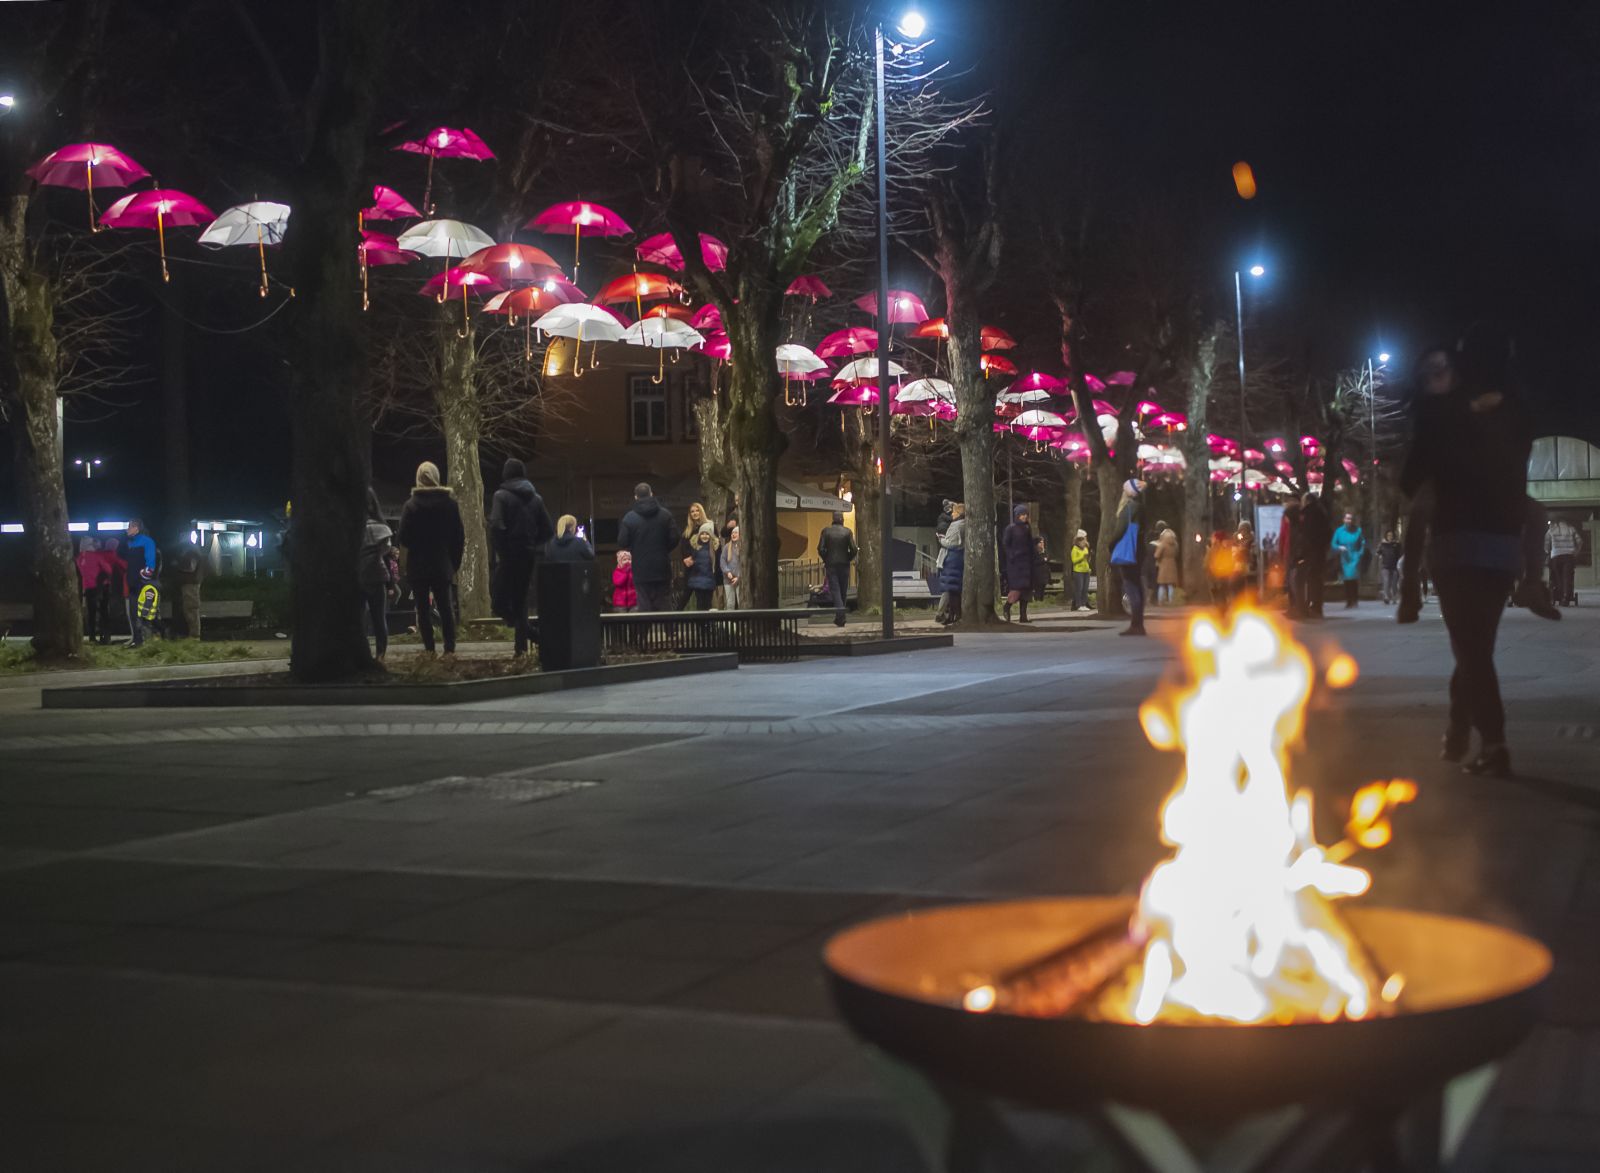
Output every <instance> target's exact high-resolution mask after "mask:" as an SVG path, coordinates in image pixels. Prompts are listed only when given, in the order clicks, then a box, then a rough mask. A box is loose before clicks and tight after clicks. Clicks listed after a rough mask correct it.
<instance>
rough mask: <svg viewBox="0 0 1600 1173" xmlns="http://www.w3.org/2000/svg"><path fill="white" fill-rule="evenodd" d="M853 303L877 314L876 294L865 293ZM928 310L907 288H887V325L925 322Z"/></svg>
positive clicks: (874, 315) (870, 312) (872, 313)
mask: <svg viewBox="0 0 1600 1173" xmlns="http://www.w3.org/2000/svg"><path fill="white" fill-rule="evenodd" d="M855 305H856V306H858V307H859V308H861V309H863V310H866V311H867V313H869V314H871V315H872V316H873V317H877V316H878V295H877V294H876V293H866V294H863V295H862V296H860V297H858V298H856V300H855ZM927 320H928V311H927V308H926V307H925V306H923V304H922V299H921V298H920V297H918V296H917V295H916V294H914V293H912V292H911V291H910V290H908V289H891V290H889V325H891V326H894V325H897V324H900V323H903V322H913V323H914V322H926V321H927Z"/></svg>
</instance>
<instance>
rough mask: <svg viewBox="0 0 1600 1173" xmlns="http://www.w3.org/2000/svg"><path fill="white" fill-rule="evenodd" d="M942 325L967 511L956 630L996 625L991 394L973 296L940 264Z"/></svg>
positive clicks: (961, 278) (958, 276)
mask: <svg viewBox="0 0 1600 1173" xmlns="http://www.w3.org/2000/svg"><path fill="white" fill-rule="evenodd" d="M944 289H945V302H946V319H945V320H946V322H947V324H948V325H949V328H950V338H949V341H948V344H947V345H948V347H949V353H950V381H951V384H952V385H953V386H954V387H955V392H956V444H957V446H958V447H959V448H960V449H961V496H962V500H963V501H964V502H965V504H966V507H967V524H966V526H965V529H964V533H965V538H964V546H965V555H964V558H965V561H964V565H963V569H962V579H961V626H962V627H963V628H977V627H983V626H986V625H992V624H994V623H996V622H997V620H996V618H995V613H994V602H995V596H996V595H997V594H998V593H999V583H998V574H997V570H996V564H995V523H994V459H995V442H994V396H995V385H994V384H993V383H991V382H990V381H989V380H988V379H985V378H984V377H983V374H982V368H981V363H982V351H983V347H982V343H981V341H980V335H979V325H980V323H979V318H978V306H977V298H976V296H975V295H974V293H973V291H972V289H971V287H970V286H969V285H968V283H967V282H966V280H965V277H964V274H962V273H961V272H960V271H959V269H958V267H957V266H956V265H954V264H953V263H947V264H946V265H945V266H944Z"/></svg>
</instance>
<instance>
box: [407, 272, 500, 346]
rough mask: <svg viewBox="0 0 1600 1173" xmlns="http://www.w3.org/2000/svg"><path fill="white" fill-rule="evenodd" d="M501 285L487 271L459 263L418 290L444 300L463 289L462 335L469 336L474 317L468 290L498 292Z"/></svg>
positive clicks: (430, 279)
mask: <svg viewBox="0 0 1600 1173" xmlns="http://www.w3.org/2000/svg"><path fill="white" fill-rule="evenodd" d="M500 288H501V286H500V283H499V282H498V281H496V280H495V279H494V278H493V277H491V276H489V274H487V273H478V272H474V271H473V270H471V269H464V268H462V267H461V266H459V265H457V266H456V267H455V268H453V269H446V270H445V271H444V272H443V273H440V274H438V275H437V276H434V277H430V278H428V280H427V281H426V282H425V283H424V284H423V286H422V288H421V289H420V290H418V292H419V293H421V294H422V295H423V296H424V297H428V296H432V297H437V298H438V299H439V300H440V301H443V300H444V299H445V298H446V297H448V296H449V295H450V294H453V293H454V292H455V291H456V290H458V289H459V290H460V291H461V331H460V337H462V338H465V337H466V336H467V327H468V326H469V325H471V322H472V319H471V317H470V312H469V310H468V309H467V290H469V289H476V290H477V291H478V292H479V293H497V292H498V291H499V290H500Z"/></svg>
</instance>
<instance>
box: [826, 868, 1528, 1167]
mask: <svg viewBox="0 0 1600 1173" xmlns="http://www.w3.org/2000/svg"><path fill="white" fill-rule="evenodd" d="M1131 908H1132V906H1131V902H1129V901H1127V900H1124V899H1120V898H1113V899H1074V900H1036V901H1019V902H1011V903H999V904H972V905H961V906H953V907H947V908H935V909H930V910H927V911H925V912H920V913H915V914H911V915H907V916H902V917H896V918H890V919H886V920H879V921H872V922H868V923H866V924H863V925H858V926H856V927H855V928H852V929H849V930H846V931H845V932H843V933H841V934H839V935H838V936H837V937H835V938H834V939H833V940H832V941H830V942H829V944H828V946H827V949H826V951H825V955H824V960H825V964H826V966H827V970H828V974H829V979H830V983H831V987H832V991H833V995H834V999H835V1002H836V1003H837V1005H838V1008H839V1011H840V1014H841V1015H842V1017H843V1018H844V1020H845V1021H846V1023H847V1024H848V1025H849V1026H850V1028H851V1029H852V1031H854V1032H855V1033H856V1034H857V1035H858V1036H859V1037H860V1038H862V1039H863V1040H864V1041H865V1042H867V1043H869V1044H870V1045H871V1046H872V1047H873V1049H874V1051H875V1054H876V1057H877V1058H878V1059H879V1060H880V1062H881V1066H882V1069H883V1071H884V1074H885V1078H886V1081H887V1084H888V1087H889V1090H890V1091H891V1093H892V1094H893V1095H894V1098H895V1099H896V1100H897V1101H899V1102H900V1103H901V1105H902V1107H903V1108H904V1109H905V1110H906V1113H907V1117H908V1121H909V1123H910V1124H911V1126H912V1131H913V1133H914V1134H915V1136H916V1138H917V1140H918V1143H919V1144H920V1145H921V1146H922V1148H923V1150H924V1153H925V1155H926V1156H927V1157H928V1159H929V1160H930V1162H931V1163H932V1165H933V1167H934V1168H936V1169H939V1170H943V1171H944V1173H984V1171H987V1170H989V1169H991V1168H994V1167H1000V1168H1010V1167H1012V1164H1014V1163H1016V1162H1012V1163H1007V1164H1004V1165H999V1166H994V1165H992V1164H991V1160H992V1159H994V1158H1000V1157H1002V1156H1004V1155H1005V1154H1008V1153H1010V1154H1012V1155H1016V1154H1018V1153H1020V1151H1021V1147H1022V1145H1021V1141H1020V1140H1019V1139H1018V1138H1017V1137H1016V1136H1015V1134H1014V1133H1013V1132H1012V1131H1011V1130H1010V1129H1009V1128H1008V1127H1007V1124H1006V1122H1005V1119H1004V1117H1003V1115H1002V1113H1001V1111H1000V1105H1002V1104H1008V1103H1009V1104H1015V1105H1019V1106H1022V1107H1027V1108H1033V1109H1044V1110H1046V1111H1050V1112H1054V1113H1058V1114H1062V1115H1066V1116H1070V1117H1073V1118H1075V1119H1077V1120H1079V1121H1081V1122H1083V1123H1084V1124H1086V1125H1087V1126H1089V1128H1091V1129H1092V1130H1093V1133H1094V1135H1095V1137H1096V1138H1097V1140H1098V1141H1099V1151H1098V1152H1097V1153H1096V1154H1095V1155H1094V1157H1093V1158H1091V1161H1090V1163H1089V1164H1088V1165H1087V1166H1086V1167H1087V1168H1093V1169H1096V1170H1105V1169H1123V1170H1130V1171H1133V1173H1207V1171H1213V1170H1214V1171H1218V1173H1221V1171H1227V1173H1269V1171H1270V1173H1341V1171H1345V1170H1348V1171H1351V1173H1355V1171H1360V1170H1372V1171H1373V1173H1439V1171H1441V1170H1445V1169H1448V1168H1450V1167H1451V1163H1452V1162H1453V1161H1454V1159H1455V1158H1456V1156H1457V1154H1458V1153H1459V1151H1460V1148H1461V1145H1462V1142H1463V1141H1464V1139H1465V1138H1466V1136H1467V1134H1468V1132H1469V1130H1470V1128H1471V1126H1472V1123H1473V1120H1474V1119H1475V1117H1477V1116H1478V1114H1479V1112H1480V1110H1481V1109H1482V1107H1483V1106H1484V1104H1485V1102H1486V1100H1487V1098H1488V1096H1489V1094H1490V1092H1491V1091H1492V1089H1493V1087H1494V1083H1495V1078H1496V1074H1497V1071H1498V1065H1499V1062H1500V1060H1501V1059H1503V1058H1504V1057H1505V1055H1507V1054H1508V1053H1509V1052H1510V1051H1511V1050H1512V1049H1513V1048H1514V1047H1515V1046H1516V1045H1517V1044H1518V1043H1519V1042H1520V1041H1521V1040H1522V1039H1523V1038H1524V1037H1525V1036H1526V1034H1527V1033H1528V1031H1529V1030H1531V1029H1532V1027H1533V1025H1534V1023H1535V1022H1536V1021H1537V1017H1538V1011H1539V1006H1540V997H1541V993H1542V989H1543V987H1544V984H1545V981H1546V979H1547V978H1548V976H1549V971H1550V955H1549V953H1548V952H1547V951H1546V950H1545V949H1544V947H1543V946H1542V945H1540V944H1538V943H1537V942H1535V941H1532V940H1530V939H1528V938H1526V937H1522V936H1519V935H1517V934H1515V933H1512V932H1509V931H1507V930H1504V929H1500V928H1496V927H1494V926H1491V925H1487V924H1481V923H1478V922H1474V921H1465V920H1457V919H1454V918H1449V917H1441V916H1433V915H1428V914H1423V913H1416V912H1406V911H1399V910H1392V909H1357V910H1354V911H1353V912H1352V913H1351V914H1350V917H1349V920H1350V924H1351V926H1352V928H1353V930H1354V931H1355V932H1356V933H1357V934H1358V936H1359V937H1360V939H1361V940H1362V941H1363V943H1364V944H1365V946H1366V947H1367V948H1368V950H1369V951H1370V952H1371V953H1372V954H1373V956H1374V957H1375V958H1377V959H1378V960H1379V961H1380V962H1381V964H1382V965H1383V966H1384V967H1385V969H1386V971H1388V972H1396V973H1401V974H1404V975H1405V977H1406V994H1405V997H1403V998H1402V1000H1401V1003H1400V1006H1399V1008H1398V1009H1397V1010H1396V1011H1395V1012H1394V1013H1393V1014H1391V1015H1388V1016H1385V1017H1379V1018H1371V1019H1365V1020H1362V1021H1355V1022H1352V1021H1339V1022H1332V1023H1320V1022H1313V1023H1293V1024H1288V1025H1256V1026H1240V1025H1220V1024H1201V1025H1192V1024H1175V1023H1161V1022H1157V1023H1154V1024H1151V1025H1148V1026H1136V1025H1132V1024H1128V1023H1123V1022H1117V1021H1106V1020H1098V1019H1094V1018H1089V1017H1080V1016H1075V1015H1065V1016H1060V1017H1028V1016H1024V1015H1020V1014H1013V1013H1006V1012H1003V1011H1002V1010H1000V1009H988V1010H975V1009H968V1008H967V1006H969V1005H972V1002H971V1001H970V1000H969V998H968V995H969V994H970V992H971V991H973V990H974V989H978V988H982V987H983V986H984V983H985V982H986V981H988V980H992V977H993V975H996V974H1004V973H1007V972H1013V971H1015V970H1016V968H1017V966H1018V965H1019V964H1025V963H1027V962H1028V961H1029V960H1030V959H1036V958H1039V957H1042V956H1046V955H1049V954H1050V953H1052V952H1053V951H1056V950H1059V949H1060V947H1061V946H1062V944H1063V943H1064V942H1071V941H1073V940H1076V939H1080V938H1087V937H1088V936H1090V935H1092V934H1094V933H1095V932H1096V931H1098V930H1099V929H1101V928H1102V927H1103V926H1104V925H1105V924H1107V923H1108V922H1114V921H1115V920H1116V918H1118V917H1123V918H1125V917H1126V916H1127V914H1128V913H1129V912H1130V911H1131ZM979 1005H983V1003H981V1002H980V1003H979ZM1023 1167H1029V1166H1026V1165H1023Z"/></svg>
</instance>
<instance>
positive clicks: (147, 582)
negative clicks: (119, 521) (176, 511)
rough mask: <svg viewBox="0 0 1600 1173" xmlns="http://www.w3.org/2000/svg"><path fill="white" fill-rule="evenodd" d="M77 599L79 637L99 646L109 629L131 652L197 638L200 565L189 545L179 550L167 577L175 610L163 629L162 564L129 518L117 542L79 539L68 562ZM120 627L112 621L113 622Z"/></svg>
mask: <svg viewBox="0 0 1600 1173" xmlns="http://www.w3.org/2000/svg"><path fill="white" fill-rule="evenodd" d="M74 562H75V564H76V566H77V570H78V587H79V598H80V602H81V604H82V607H83V631H84V638H85V639H86V640H87V641H88V642H89V643H91V644H96V645H100V646H105V645H107V644H110V643H111V642H112V637H113V635H114V634H120V632H114V631H113V628H117V627H120V629H121V632H126V634H127V636H128V642H129V644H130V645H131V646H133V647H142V646H143V645H144V644H145V643H146V642H147V641H148V640H150V639H151V638H153V637H156V636H160V637H162V638H169V637H172V636H187V637H189V638H192V639H199V638H200V581H201V579H202V578H203V577H204V573H205V560H204V558H203V557H202V556H201V553H200V551H199V550H198V549H196V548H195V547H194V546H193V545H188V546H185V547H183V549H182V550H181V552H180V553H179V554H178V556H177V558H176V559H175V560H174V565H173V566H172V567H170V577H171V578H172V579H173V580H174V581H175V582H176V583H177V586H178V606H177V608H175V609H174V612H173V616H172V622H171V623H170V624H169V623H168V621H167V618H166V616H165V615H164V614H163V609H162V596H161V582H162V575H163V573H165V572H168V571H169V568H168V567H166V566H164V565H163V562H162V558H161V550H160V547H158V546H157V545H156V541H155V539H154V538H152V537H151V536H150V534H149V533H148V532H147V531H146V529H145V525H144V522H143V521H142V520H141V519H140V518H137V517H136V518H134V519H133V520H131V521H129V522H128V528H127V531H126V533H125V534H124V535H123V537H122V538H120V539H118V538H114V537H109V538H91V537H85V538H82V539H81V540H80V541H79V543H78V552H77V554H76V555H75V557H74ZM119 620H120V622H117V621H119Z"/></svg>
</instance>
